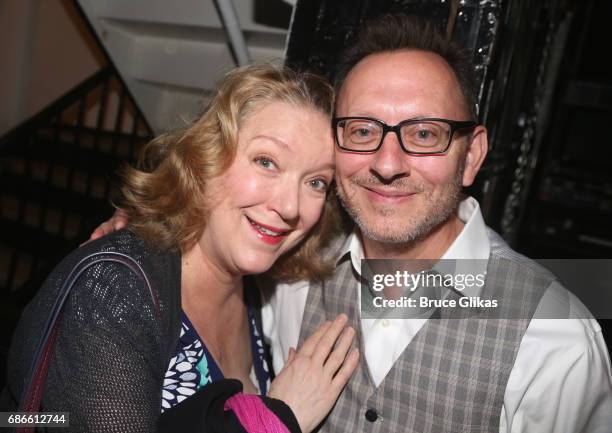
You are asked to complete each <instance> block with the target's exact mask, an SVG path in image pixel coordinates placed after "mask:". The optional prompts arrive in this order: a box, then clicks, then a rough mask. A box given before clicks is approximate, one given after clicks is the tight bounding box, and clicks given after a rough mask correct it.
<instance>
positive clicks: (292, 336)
mask: <svg viewBox="0 0 612 433" xmlns="http://www.w3.org/2000/svg"><path fill="white" fill-rule="evenodd" d="M459 218H460V219H461V220H462V221H463V222H464V223H465V226H464V228H463V230H462V231H461V233H460V234H459V236H458V237H457V238H456V239H455V241H454V242H453V243H452V245H451V246H450V247H449V248H448V250H447V251H446V252H445V253H444V255H443V256H442V258H443V259H488V258H489V253H490V242H489V237H488V235H487V228H486V226H485V223H484V220H483V218H482V214H481V212H480V207H479V205H478V202H477V201H476V200H474V199H473V198H468V199H466V200H464V201H463V202H462V203H461V204H460V206H459ZM347 252H348V253H350V257H351V262H352V265H353V267H354V269H355V270H356V271H357V272H358V273H360V271H361V259H362V258H364V253H363V247H362V245H361V242H360V240H359V236H357V235H356V233H353V234H351V235H350V236H349V237H348V238H347V240H346V242H345V244H344V246H343V248H342V249H341V251H340V253H341V255H344V253H347ZM308 288H309V284H308V282H305V281H300V282H297V283H293V284H279V285H278V286H277V288H276V290H275V291H273V293H272V295H271V297H270V299H268V300H267V301H266V302H265V303H264V307H263V310H262V320H263V330H264V334H265V335H266V336H267V338H268V339H269V342H270V344H271V349H272V356H273V362H274V368H275V370H276V371H280V369H281V368H282V366H283V364H284V361H285V360H286V358H287V355H288V351H289V347H296V345H297V342H298V338H299V332H300V327H301V322H302V317H303V315H304V306H305V305H306V297H307V296H308ZM355 290H357V291H358V293H359V290H358V287H357V286H356V287H355ZM560 294H562V295H565V296H567V294H566V293H565V290H564V289H562V288H561V287H560V286H558V285H553V286H551V287H550V288H549V289H548V290H547V291H546V292H545V294H544V296H543V298H542V301H541V303H540V305H542V306H544V305H551V304H554V302H555V300H556V299H557V298H561V297H562V296H560ZM571 305H572V308H573V310H572V311H571V313H570V315H571V319H572V320H567V319H537V318H534V319H533V320H531V322H530V324H529V326H528V328H527V330H526V331H525V334H524V335H523V339H522V341H521V345H520V347H519V350H518V353H517V358H516V362H515V365H514V368H513V369H512V372H511V373H510V377H509V378H508V383H507V386H506V391H505V394H504V402H503V405H502V411H501V414H500V417H501V418H500V428H499V431H500V433H532V432H538V433H544V432H555V433H570V432H583V433H587V432H588V433H595V432H597V433H611V432H612V374H611V371H610V359H609V355H608V351H607V349H606V344H605V342H604V339H603V336H602V333H601V328H600V326H599V324H598V323H597V321H596V320H595V319H592V318H590V319H585V318H584V317H591V316H590V314H589V313H588V311H586V309H585V308H584V306H582V304H581V303H580V302H579V301H578V300H577V299H576V298H575V297H572V298H571ZM538 311H539V310H538ZM538 311H536V313H535V316H534V317H538V315H539V314H538ZM540 317H549V316H541V315H540ZM425 322H426V319H361V331H362V334H363V341H364V346H365V347H364V348H363V351H364V353H362V357H363V358H364V359H365V362H366V364H367V366H368V369H369V370H370V373H371V375H372V378H373V380H374V382H375V384H376V386H379V385H380V384H381V382H382V381H383V379H384V378H385V376H386V375H387V373H388V372H389V370H390V369H391V368H392V366H393V364H394V363H395V361H397V359H398V358H399V356H400V355H401V354H402V352H403V351H404V349H405V348H406V346H408V344H409V343H410V341H411V340H412V338H413V337H414V336H415V335H416V334H417V332H418V331H419V330H420V329H421V327H422V326H423V325H424V324H425Z"/></svg>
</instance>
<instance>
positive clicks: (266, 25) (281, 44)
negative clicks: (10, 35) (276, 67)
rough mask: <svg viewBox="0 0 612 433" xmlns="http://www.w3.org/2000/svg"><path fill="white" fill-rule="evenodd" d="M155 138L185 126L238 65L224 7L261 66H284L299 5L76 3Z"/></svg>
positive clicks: (267, 1)
mask: <svg viewBox="0 0 612 433" xmlns="http://www.w3.org/2000/svg"><path fill="white" fill-rule="evenodd" d="M77 3H78V5H79V6H80V7H81V9H82V11H83V13H84V15H85V17H86V18H87V20H88V21H89V23H90V25H91V27H92V29H93V31H94V32H95V33H96V35H97V37H98V39H99V40H100V42H101V43H102V44H103V46H104V48H105V50H106V52H107V54H108V56H109V57H110V59H111V61H112V63H113V64H114V65H115V66H116V68H117V70H118V71H119V73H120V75H121V77H122V78H123V81H124V82H125V83H126V85H127V87H128V89H129V90H130V92H131V93H132V95H134V98H135V100H136V102H137V104H138V106H139V107H140V109H141V110H142V112H143V115H144V117H145V118H146V119H147V122H148V123H149V124H150V125H151V127H152V129H153V131H154V132H155V133H160V132H162V131H166V130H168V129H170V128H174V127H177V126H180V125H181V124H182V123H184V121H185V120H189V119H190V118H192V117H193V116H195V115H197V114H198V113H199V112H200V111H201V110H202V109H203V107H204V106H205V105H206V103H207V102H208V100H209V98H210V96H211V94H212V92H213V91H214V88H215V83H216V82H217V81H218V80H219V79H220V78H221V77H222V76H223V74H224V73H226V72H227V71H229V70H230V69H232V68H233V67H235V66H236V64H237V63H236V61H235V59H234V57H235V56H233V55H232V50H231V49H230V45H229V43H228V37H227V32H226V28H224V26H223V25H222V21H221V19H220V13H219V12H218V10H217V6H218V5H219V4H225V5H226V6H227V5H229V6H232V5H233V6H234V7H235V12H236V17H237V19H238V21H239V25H240V29H239V30H241V33H242V35H243V37H244V41H245V42H246V48H247V50H248V53H249V55H250V58H251V60H252V61H254V62H264V61H273V62H277V63H282V62H283V58H284V49H285V39H286V36H287V28H288V26H289V21H290V18H291V13H292V10H293V9H292V6H291V5H289V4H288V3H287V2H283V1H281V0H232V1H231V2H230V1H229V0H224V1H222V0H214V1H213V0H177V1H172V2H169V1H168V0H130V1H125V0H77Z"/></svg>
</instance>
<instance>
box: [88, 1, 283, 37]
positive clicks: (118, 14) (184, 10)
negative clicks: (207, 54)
mask: <svg viewBox="0 0 612 433" xmlns="http://www.w3.org/2000/svg"><path fill="white" fill-rule="evenodd" d="M267 2H268V3H270V4H269V5H268V7H270V6H272V4H271V3H273V1H272V0H267ZM275 2H276V3H277V6H278V7H279V8H288V6H287V5H284V4H283V3H282V2H281V1H279V0H276V1H275ZM80 3H81V5H82V6H83V7H84V8H85V9H89V10H92V11H95V12H96V14H97V16H98V17H101V18H114V19H121V20H131V21H140V22H148V23H162V24H163V23H169V24H180V25H184V26H193V27H217V28H220V27H221V21H220V20H219V16H218V14H217V12H216V9H215V5H214V2H213V0H181V1H178V2H172V3H171V4H169V2H168V0H130V1H125V0H106V1H103V2H101V1H100V0H81V1H80ZM254 3H255V2H253V1H244V0H239V1H234V6H235V8H236V13H237V15H238V19H239V20H240V25H241V27H242V29H243V30H246V31H259V32H271V33H275V32H276V33H286V31H287V30H286V28H285V29H283V28H278V27H272V26H267V25H262V24H258V23H257V22H255V19H256V17H257V14H256V8H255V5H254ZM286 24H287V25H288V24H289V23H288V22H287V23H286Z"/></svg>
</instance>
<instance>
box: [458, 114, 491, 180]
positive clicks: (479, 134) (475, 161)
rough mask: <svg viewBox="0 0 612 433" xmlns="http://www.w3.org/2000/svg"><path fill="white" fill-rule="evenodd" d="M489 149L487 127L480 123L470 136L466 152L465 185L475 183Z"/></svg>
mask: <svg viewBox="0 0 612 433" xmlns="http://www.w3.org/2000/svg"><path fill="white" fill-rule="evenodd" d="M488 150H489V141H488V139H487V128H485V127H484V126H482V125H478V126H476V127H475V128H474V131H472V134H471V135H470V136H469V137H468V144H467V150H466V152H465V166H464V167H465V168H464V171H463V186H464V187H467V186H470V185H471V184H472V183H474V179H475V178H476V174H478V170H480V167H481V166H482V163H483V161H484V159H485V157H486V156H487V152H488Z"/></svg>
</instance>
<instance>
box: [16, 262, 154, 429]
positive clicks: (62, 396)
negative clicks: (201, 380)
mask: <svg viewBox="0 0 612 433" xmlns="http://www.w3.org/2000/svg"><path fill="white" fill-rule="evenodd" d="M62 275H63V272H56V275H52V277H51V278H50V279H49V281H51V282H53V281H59V280H61V279H62ZM53 287H57V286H56V285H55V284H52V283H49V282H48V283H46V284H45V286H43V288H42V289H41V291H43V292H45V291H47V292H53ZM45 297H47V298H50V297H49V296H47V294H45V293H41V298H45ZM51 298H52V297H51ZM50 306H51V303H50V302H34V303H33V305H32V306H31V307H29V308H28V309H27V311H26V312H25V313H24V318H23V320H22V322H21V323H20V327H21V328H22V329H21V331H20V334H21V335H24V334H26V333H27V332H28V329H29V328H31V327H32V324H33V323H39V322H40V318H41V317H42V318H46V317H47V316H48V314H49V310H50ZM155 311H156V310H155V308H154V307H153V306H152V301H151V299H150V296H149V294H148V292H147V288H146V287H145V285H144V283H143V282H142V281H141V280H140V279H139V278H138V277H137V276H136V275H135V274H133V273H132V272H131V271H130V270H129V269H127V268H126V267H125V266H123V265H120V264H111V263H108V262H104V263H101V264H98V265H95V266H93V267H91V268H90V269H89V270H88V271H86V272H85V273H84V274H83V275H82V276H81V277H80V278H79V280H78V281H77V282H76V284H75V286H74V287H73V290H72V292H71V295H70V297H69V299H68V301H67V303H66V305H65V307H64V310H63V314H62V318H61V322H60V328H59V333H58V338H57V340H56V344H55V346H54V352H53V357H52V360H51V363H50V367H49V373H48V377H47V382H46V386H45V390H44V394H43V403H42V405H43V410H44V411H62V412H70V427H71V429H72V430H73V431H83V432H116V431H121V432H152V431H155V426H156V422H157V418H158V417H159V414H160V407H161V406H160V405H161V394H160V393H161V384H162V380H163V368H164V367H163V362H162V360H163V358H164V355H163V347H164V345H163V343H162V334H163V331H162V328H161V326H160V323H159V321H158V319H157V316H156V312H155ZM30 332H32V331H31V330H30ZM37 340H38V336H36V338H30V339H29V343H28V344H27V346H23V347H21V348H19V347H17V348H16V351H17V352H21V353H22V354H23V359H26V360H27V359H30V360H31V356H32V353H33V351H34V347H33V344H30V343H31V342H32V341H34V342H36V341H37ZM14 344H16V345H17V346H19V345H20V344H21V342H20V341H14ZM29 364H30V363H29V362H24V365H22V366H19V367H18V368H19V370H20V373H21V376H25V374H27V370H28V367H29ZM19 381H20V379H19V378H16V382H17V383H19Z"/></svg>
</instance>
